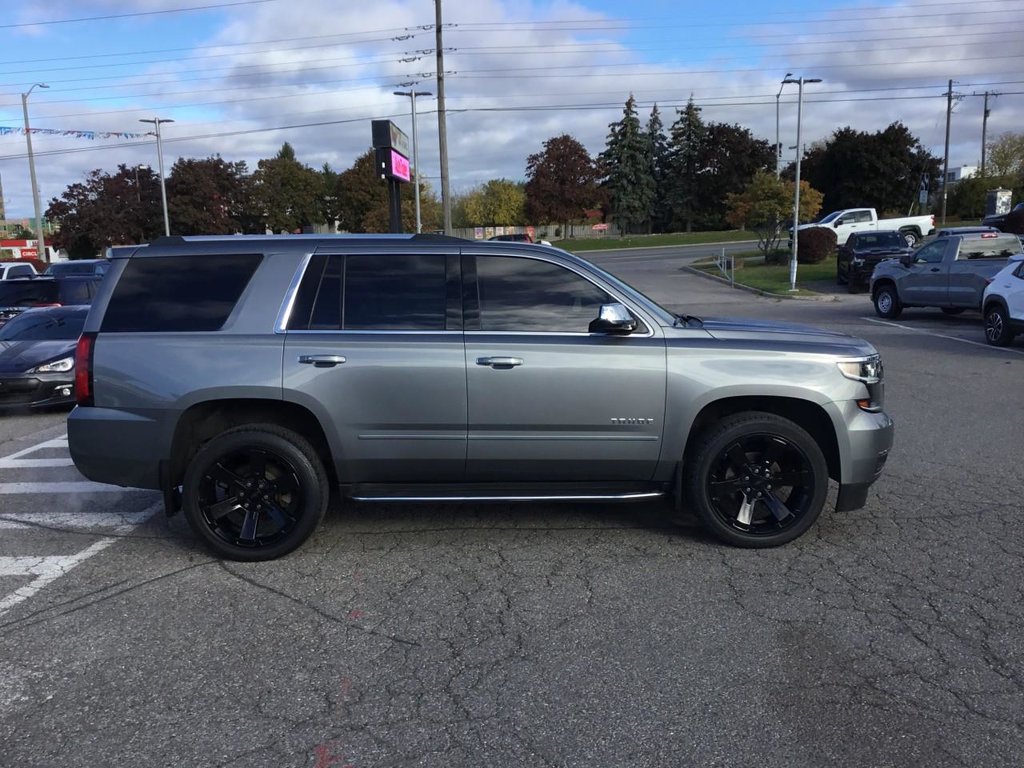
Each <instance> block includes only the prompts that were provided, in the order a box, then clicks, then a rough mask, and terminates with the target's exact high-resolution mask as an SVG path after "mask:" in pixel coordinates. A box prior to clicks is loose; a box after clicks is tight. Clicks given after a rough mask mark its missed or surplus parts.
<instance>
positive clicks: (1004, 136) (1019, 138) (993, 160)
mask: <svg viewBox="0 0 1024 768" xmlns="http://www.w3.org/2000/svg"><path fill="white" fill-rule="evenodd" d="M986 150H987V152H986V155H985V173H986V175H991V176H1016V177H1018V178H1020V177H1022V176H1024V133H1014V132H1012V131H1008V132H1006V133H1001V134H1000V135H999V136H997V137H996V138H995V139H993V140H992V141H990V142H989V143H988V146H987V147H986Z"/></svg>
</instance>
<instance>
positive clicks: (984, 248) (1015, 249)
mask: <svg viewBox="0 0 1024 768" xmlns="http://www.w3.org/2000/svg"><path fill="white" fill-rule="evenodd" d="M1020 252H1021V245H1020V240H1018V239H1017V237H1016V235H1014V236H1012V237H1009V236H1008V237H1001V236H997V237H982V238H977V239H974V238H964V239H963V240H962V241H961V242H960V253H959V254H957V259H959V260H964V259H999V258H1004V259H1005V258H1006V257H1007V256H1012V255H1013V254H1015V253H1020Z"/></svg>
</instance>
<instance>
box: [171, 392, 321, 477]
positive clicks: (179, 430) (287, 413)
mask: <svg viewBox="0 0 1024 768" xmlns="http://www.w3.org/2000/svg"><path fill="white" fill-rule="evenodd" d="M246 424H274V425H276V426H279V427H284V428H286V429H290V430H292V431H293V432H297V433H298V434H300V435H302V436H303V437H305V438H306V439H307V440H308V441H309V442H310V443H311V444H312V446H313V448H314V449H315V450H316V453H317V456H318V457H319V458H320V461H321V463H322V464H323V467H324V471H325V472H327V477H328V479H329V480H330V482H331V483H332V484H336V482H337V477H336V475H335V471H334V463H333V461H332V460H331V450H330V446H329V444H328V442H327V436H326V434H325V433H324V430H323V427H322V426H321V424H320V422H319V420H318V419H317V418H316V416H315V415H314V414H313V413H312V412H311V411H309V410H308V409H306V408H304V407H302V406H301V405H297V404H295V403H290V402H287V401H282V400H261V399H237V400H207V401H204V402H201V403H195V404H193V405H191V406H190V407H189V408H187V409H186V410H185V411H184V412H183V413H182V414H181V416H180V417H179V418H178V422H177V424H176V425H175V428H174V437H173V439H172V442H171V452H170V457H169V464H168V467H167V472H166V477H167V481H168V482H169V484H170V485H171V486H178V485H180V484H181V480H182V478H183V477H184V475H185V469H186V467H188V464H189V462H190V461H191V460H192V457H193V456H195V455H196V453H197V452H198V451H199V449H200V448H202V446H203V445H204V444H205V443H206V442H208V441H209V440H211V439H213V438H214V437H216V436H217V435H219V434H221V433H222V432H225V431H226V430H228V429H232V428H234V427H241V426H244V425H246Z"/></svg>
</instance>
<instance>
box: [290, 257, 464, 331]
mask: <svg viewBox="0 0 1024 768" xmlns="http://www.w3.org/2000/svg"><path fill="white" fill-rule="evenodd" d="M447 302H448V298H447V278H446V257H445V255H444V254H419V255H413V254H400V255H396V254H374V255H350V256H342V255H332V256H324V255H316V256H314V257H313V258H312V259H311V260H310V263H309V267H308V268H307V269H306V274H305V275H304V276H303V279H302V284H301V285H300V286H299V290H298V294H297V295H296V300H295V306H294V308H293V311H292V318H291V321H290V322H289V324H288V328H289V330H311V331H330V330H347V331H443V330H444V329H445V317H446V314H447Z"/></svg>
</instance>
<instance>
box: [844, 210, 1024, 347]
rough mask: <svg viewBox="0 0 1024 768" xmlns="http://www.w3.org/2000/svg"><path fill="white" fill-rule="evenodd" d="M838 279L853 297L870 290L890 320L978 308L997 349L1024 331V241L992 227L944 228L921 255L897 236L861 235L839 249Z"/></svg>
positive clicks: (922, 248) (878, 311) (891, 233)
mask: <svg viewBox="0 0 1024 768" xmlns="http://www.w3.org/2000/svg"><path fill="white" fill-rule="evenodd" d="M836 279H837V281H838V282H840V283H843V282H845V283H846V284H847V285H848V286H849V290H850V292H851V293H856V292H857V291H859V290H862V289H864V288H869V289H870V291H871V300H872V302H873V304H874V307H875V314H877V315H878V316H879V317H882V318H886V319H889V320H893V319H896V318H898V317H899V316H900V315H901V314H902V313H903V310H904V309H905V308H907V307H938V308H939V309H940V310H941V311H942V312H943V313H945V314H947V315H958V314H960V313H962V312H964V311H965V310H977V311H980V312H981V313H982V315H983V317H984V319H985V338H986V340H987V341H988V343H990V344H993V345H996V346H1005V345H1007V344H1009V343H1010V342H1011V341H1012V340H1013V338H1014V337H1015V336H1016V335H1017V334H1019V333H1024V242H1022V240H1021V238H1019V237H1018V236H1017V235H1013V234H1008V233H1003V232H1000V231H999V230H997V229H994V228H991V227H959V228H949V229H942V230H938V232H937V233H936V235H935V236H934V237H931V238H928V239H927V240H926V241H925V242H924V243H923V244H922V245H921V246H919V247H918V248H916V249H908V248H906V247H905V245H903V244H902V238H901V237H900V233H899V232H896V231H888V232H878V231H875V232H859V233H854V234H852V235H850V237H849V239H848V240H847V242H846V243H844V245H843V246H842V247H841V248H840V249H839V254H838V256H837V261H836Z"/></svg>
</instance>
